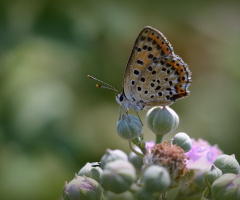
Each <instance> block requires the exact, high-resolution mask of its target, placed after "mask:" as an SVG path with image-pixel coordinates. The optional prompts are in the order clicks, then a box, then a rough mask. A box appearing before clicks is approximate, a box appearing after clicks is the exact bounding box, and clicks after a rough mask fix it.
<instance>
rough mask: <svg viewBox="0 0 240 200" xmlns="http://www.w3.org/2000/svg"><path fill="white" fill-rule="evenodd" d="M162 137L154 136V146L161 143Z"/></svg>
mask: <svg viewBox="0 0 240 200" xmlns="http://www.w3.org/2000/svg"><path fill="white" fill-rule="evenodd" d="M162 139H163V136H162V135H156V144H160V143H161V142H162Z"/></svg>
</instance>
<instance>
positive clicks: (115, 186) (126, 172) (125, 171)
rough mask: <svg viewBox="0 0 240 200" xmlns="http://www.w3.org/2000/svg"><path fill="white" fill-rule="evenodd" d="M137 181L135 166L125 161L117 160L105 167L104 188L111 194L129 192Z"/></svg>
mask: <svg viewBox="0 0 240 200" xmlns="http://www.w3.org/2000/svg"><path fill="white" fill-rule="evenodd" d="M135 179H136V171H135V169H134V167H133V165H132V164H131V163H130V162H128V161H125V160H116V161H113V162H110V163H108V164H106V165H105V167H104V170H103V175H102V186H103V187H104V188H105V189H106V190H109V191H111V192H114V193H117V194H119V193H122V192H125V191H127V190H128V189H129V188H130V186H131V185H132V183H133V182H134V181H135Z"/></svg>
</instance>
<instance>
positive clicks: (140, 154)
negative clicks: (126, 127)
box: [129, 140, 144, 158]
mask: <svg viewBox="0 0 240 200" xmlns="http://www.w3.org/2000/svg"><path fill="white" fill-rule="evenodd" d="M129 146H130V149H131V150H132V152H134V153H135V154H136V155H138V156H140V157H142V158H143V157H144V154H142V153H139V152H138V151H136V150H135V149H134V148H133V146H132V143H131V141H130V140H129Z"/></svg>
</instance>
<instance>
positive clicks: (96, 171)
mask: <svg viewBox="0 0 240 200" xmlns="http://www.w3.org/2000/svg"><path fill="white" fill-rule="evenodd" d="M102 172H103V171H102V169H101V168H100V167H92V165H91V163H87V164H86V165H85V166H84V167H82V168H81V169H80V171H79V172H78V176H83V175H85V176H87V177H90V178H93V179H94V180H96V181H97V182H99V183H100V176H101V174H102Z"/></svg>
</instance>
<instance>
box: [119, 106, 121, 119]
mask: <svg viewBox="0 0 240 200" xmlns="http://www.w3.org/2000/svg"><path fill="white" fill-rule="evenodd" d="M120 119H121V106H119V120H120Z"/></svg>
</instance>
